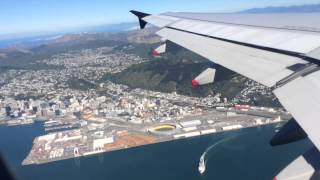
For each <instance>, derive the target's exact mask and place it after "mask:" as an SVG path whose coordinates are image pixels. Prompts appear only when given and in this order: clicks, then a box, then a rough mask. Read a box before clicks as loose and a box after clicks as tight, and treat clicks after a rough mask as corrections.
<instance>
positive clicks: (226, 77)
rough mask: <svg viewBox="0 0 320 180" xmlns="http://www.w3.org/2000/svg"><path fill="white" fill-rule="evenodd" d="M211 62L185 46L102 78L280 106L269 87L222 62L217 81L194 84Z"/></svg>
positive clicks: (182, 92) (140, 85)
mask: <svg viewBox="0 0 320 180" xmlns="http://www.w3.org/2000/svg"><path fill="white" fill-rule="evenodd" d="M149 48H150V47H149ZM210 65H211V63H210V62H209V61H208V60H206V59H204V58H202V57H200V56H198V55H196V54H194V53H192V52H190V51H187V50H185V49H182V48H181V49H180V50H178V51H176V52H171V53H170V52H169V53H168V54H167V55H166V56H165V57H163V58H154V59H152V61H147V62H144V63H141V64H137V65H133V66H131V67H129V68H128V69H126V70H124V71H122V72H120V73H116V74H107V75H106V76H105V77H104V78H103V79H101V81H105V80H111V81H113V82H116V83H119V84H126V85H128V86H130V87H131V88H144V89H150V90H156V91H162V92H177V93H180V94H184V95H189V96H198V97H204V96H208V95H215V94H217V93H219V94H221V95H222V97H227V98H228V99H230V100H236V101H237V100H238V101H240V102H245V103H247V102H246V101H245V99H246V100H248V98H250V101H249V102H248V103H250V104H255V105H264V106H279V102H278V101H277V100H276V99H275V97H274V96H273V95H272V93H271V91H270V90H269V89H267V88H266V87H263V86H262V85H259V84H257V83H254V82H252V81H251V80H249V79H247V78H245V77H243V76H241V75H239V74H236V73H234V72H232V71H230V70H228V69H226V68H224V67H222V66H218V67H217V72H216V78H215V83H213V84H210V85H206V86H201V87H198V88H194V87H192V85H191V80H192V79H193V78H194V77H196V76H197V75H198V74H199V73H201V72H202V71H203V70H204V69H206V68H207V67H209V66H210ZM257 87H259V88H257ZM250 88H251V89H253V90H252V91H251V92H250V93H248V94H246V97H242V94H243V93H244V91H246V90H247V91H250V90H248V89H250ZM255 89H257V90H255Z"/></svg>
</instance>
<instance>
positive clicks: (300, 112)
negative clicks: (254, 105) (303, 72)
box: [274, 71, 320, 147]
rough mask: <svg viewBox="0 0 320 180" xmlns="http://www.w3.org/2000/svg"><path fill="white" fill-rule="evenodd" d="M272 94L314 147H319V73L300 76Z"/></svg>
mask: <svg viewBox="0 0 320 180" xmlns="http://www.w3.org/2000/svg"><path fill="white" fill-rule="evenodd" d="M274 94H275V95H276V96H277V97H278V99H279V101H280V102H281V104H282V105H283V106H284V107H285V108H286V109H287V110H288V111H289V112H290V113H291V114H292V115H293V117H295V119H296V120H297V122H298V123H299V124H300V126H301V127H302V128H303V129H304V130H305V132H306V133H307V134H308V136H309V138H310V139H311V141H312V142H313V143H314V144H315V145H316V147H320V131H319V125H320V120H319V117H320V111H319V110H320V72H319V71H316V72H314V73H312V74H309V75H307V76H301V77H299V78H297V79H295V80H293V81H291V82H289V83H287V84H285V85H284V86H282V87H279V88H277V89H275V90H274Z"/></svg>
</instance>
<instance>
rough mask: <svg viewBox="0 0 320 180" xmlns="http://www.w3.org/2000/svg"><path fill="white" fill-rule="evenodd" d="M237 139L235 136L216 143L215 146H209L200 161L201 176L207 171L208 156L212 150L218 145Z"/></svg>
mask: <svg viewBox="0 0 320 180" xmlns="http://www.w3.org/2000/svg"><path fill="white" fill-rule="evenodd" d="M233 138H235V136H231V137H229V138H225V139H221V140H220V141H218V142H216V143H214V144H213V145H211V146H209V147H208V148H207V149H206V150H205V151H204V152H203V153H202V155H201V157H200V161H199V167H198V170H199V173H200V174H204V173H205V171H206V163H207V158H206V157H207V154H208V153H209V152H210V150H211V149H213V148H214V147H216V146H217V145H219V144H221V143H224V142H226V141H229V140H231V139H233Z"/></svg>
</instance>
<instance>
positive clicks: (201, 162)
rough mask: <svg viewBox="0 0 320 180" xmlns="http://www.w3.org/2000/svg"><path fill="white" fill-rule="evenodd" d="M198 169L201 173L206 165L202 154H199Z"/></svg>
mask: <svg viewBox="0 0 320 180" xmlns="http://www.w3.org/2000/svg"><path fill="white" fill-rule="evenodd" d="M198 170H199V172H200V174H203V173H204V172H205V171H206V165H205V164H204V156H201V158H200V162H199V167H198Z"/></svg>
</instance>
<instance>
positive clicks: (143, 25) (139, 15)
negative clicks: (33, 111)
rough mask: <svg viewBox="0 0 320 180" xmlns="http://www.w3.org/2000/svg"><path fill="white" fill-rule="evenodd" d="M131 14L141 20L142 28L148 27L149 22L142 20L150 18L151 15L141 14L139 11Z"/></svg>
mask: <svg viewBox="0 0 320 180" xmlns="http://www.w3.org/2000/svg"><path fill="white" fill-rule="evenodd" d="M130 12H131V13H132V14H134V15H136V16H137V17H138V18H139V24H140V28H141V29H144V28H145V27H146V25H147V22H146V21H144V20H143V19H142V18H144V17H147V16H150V14H147V13H143V12H139V11H134V10H131V11H130Z"/></svg>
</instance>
